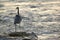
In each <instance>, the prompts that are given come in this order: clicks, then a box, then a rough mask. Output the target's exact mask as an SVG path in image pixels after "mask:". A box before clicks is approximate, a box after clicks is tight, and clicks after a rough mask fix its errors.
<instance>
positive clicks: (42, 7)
mask: <svg viewBox="0 0 60 40" xmlns="http://www.w3.org/2000/svg"><path fill="white" fill-rule="evenodd" d="M26 1H29V0H26ZM37 1H38V0H37ZM37 1H36V2H33V3H32V2H31V1H29V2H25V1H23V0H22V1H19V0H18V1H16V0H6V1H5V0H0V2H1V3H0V33H1V34H2V33H9V32H13V31H14V27H15V26H14V24H13V22H14V17H15V15H16V14H17V10H16V7H17V6H18V7H19V8H20V15H21V16H22V17H24V18H23V20H22V22H21V24H20V27H19V26H17V31H27V32H32V31H33V32H35V33H36V34H37V35H40V36H41V38H42V39H43V37H42V35H43V34H47V35H46V36H48V37H49V38H50V36H49V35H51V36H55V35H57V36H58V35H59V33H60V30H59V29H60V16H59V15H60V1H59V0H58V1H57V2H56V1H55V0H54V1H51V0H49V2H46V1H45V2H42V1H40V2H37ZM32 6H33V8H31V7H32ZM52 34H55V35H52ZM48 37H47V38H48Z"/></svg>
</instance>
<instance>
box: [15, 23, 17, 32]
mask: <svg viewBox="0 0 60 40" xmlns="http://www.w3.org/2000/svg"><path fill="white" fill-rule="evenodd" d="M16 30H17V29H16V24H15V32H16Z"/></svg>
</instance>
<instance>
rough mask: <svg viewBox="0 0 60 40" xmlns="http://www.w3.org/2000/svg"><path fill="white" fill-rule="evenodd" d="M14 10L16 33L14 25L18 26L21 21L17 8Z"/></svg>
mask: <svg viewBox="0 0 60 40" xmlns="http://www.w3.org/2000/svg"><path fill="white" fill-rule="evenodd" d="M16 9H17V14H16V16H15V18H14V25H15V32H16V25H17V24H20V23H21V21H22V17H21V15H20V14H19V7H16Z"/></svg>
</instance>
